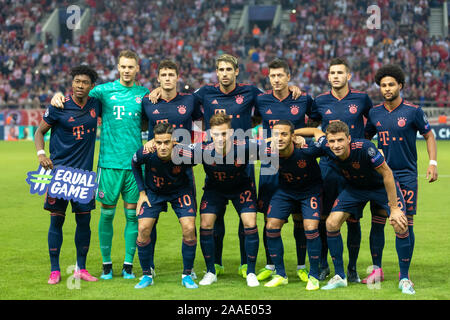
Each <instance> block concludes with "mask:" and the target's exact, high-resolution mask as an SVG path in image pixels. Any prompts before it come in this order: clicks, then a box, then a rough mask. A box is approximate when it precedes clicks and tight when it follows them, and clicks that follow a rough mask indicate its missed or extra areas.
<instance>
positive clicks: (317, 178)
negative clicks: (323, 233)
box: [265, 120, 322, 290]
mask: <svg viewBox="0 0 450 320" xmlns="http://www.w3.org/2000/svg"><path fill="white" fill-rule="evenodd" d="M270 149H271V150H270V152H278V154H279V161H280V162H279V188H278V189H277V190H276V192H275V194H274V195H273V197H272V199H271V200H270V204H269V208H268V210H267V225H266V229H267V231H266V236H267V246H268V249H269V253H270V256H271V258H272V261H273V262H274V264H275V269H276V272H277V274H276V275H274V276H273V278H272V280H271V281H269V282H268V283H266V284H265V286H266V287H277V286H279V285H284V284H287V283H288V279H287V276H286V271H285V268H284V261H283V253H284V249H283V241H282V239H281V228H282V227H283V224H284V223H285V222H286V221H287V218H288V217H289V215H290V213H291V212H298V210H294V209H296V208H298V207H299V206H300V211H301V212H302V215H303V226H304V229H305V235H306V241H307V245H306V248H307V251H308V257H309V262H310V272H309V275H308V282H307V285H306V289H307V290H317V289H319V281H318V280H317V278H318V275H319V257H320V251H321V247H322V244H321V241H320V237H319V230H318V227H319V221H320V213H321V209H322V208H321V203H322V178H321V173H320V168H319V165H318V164H317V160H316V158H317V157H318V156H320V155H321V154H320V152H321V150H320V149H319V148H317V147H315V146H312V147H310V148H295V146H294V125H293V124H292V123H291V122H290V121H288V120H280V121H278V122H277V123H276V124H275V125H274V126H273V129H272V144H271V148H270Z"/></svg>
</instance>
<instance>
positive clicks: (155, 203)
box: [138, 188, 197, 219]
mask: <svg viewBox="0 0 450 320" xmlns="http://www.w3.org/2000/svg"><path fill="white" fill-rule="evenodd" d="M146 193H147V197H148V200H149V201H150V205H151V207H149V206H148V205H147V203H146V202H144V203H143V204H142V208H141V211H140V213H139V215H138V219H142V218H154V219H158V217H159V214H160V213H161V212H163V211H164V212H167V209H168V207H167V204H168V203H170V205H171V206H172V209H173V211H174V212H175V214H176V215H177V217H178V219H180V218H183V217H195V216H196V207H197V205H196V203H195V201H194V200H195V199H194V195H193V193H192V190H191V189H190V188H189V189H185V190H183V191H180V192H174V193H170V194H156V193H154V192H152V191H150V190H146Z"/></svg>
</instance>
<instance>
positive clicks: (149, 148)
mask: <svg viewBox="0 0 450 320" xmlns="http://www.w3.org/2000/svg"><path fill="white" fill-rule="evenodd" d="M144 151H145V152H146V153H152V152H155V151H156V144H155V140H154V139H152V140H150V141H147V142H146V143H145V144H144Z"/></svg>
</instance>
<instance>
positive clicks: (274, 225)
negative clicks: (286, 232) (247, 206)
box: [266, 219, 283, 230]
mask: <svg viewBox="0 0 450 320" xmlns="http://www.w3.org/2000/svg"><path fill="white" fill-rule="evenodd" d="M278 220H279V219H268V220H267V224H266V229H267V230H269V229H281V227H282V226H283V223H282V222H281V220H280V221H278Z"/></svg>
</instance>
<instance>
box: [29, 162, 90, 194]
mask: <svg viewBox="0 0 450 320" xmlns="http://www.w3.org/2000/svg"><path fill="white" fill-rule="evenodd" d="M95 178H96V174H95V172H92V171H88V170H82V169H74V168H71V167H64V166H58V167H56V168H54V169H52V170H45V169H44V168H42V166H39V168H38V169H37V170H36V171H30V172H28V174H27V179H26V182H27V183H28V184H29V185H30V193H31V194H34V193H37V194H39V195H44V194H45V193H48V195H49V196H51V197H53V198H60V199H64V200H74V201H76V202H80V203H88V202H90V201H91V200H92V199H93V198H94V194H95V191H96V189H97V187H98V184H97V183H96V182H95Z"/></svg>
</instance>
